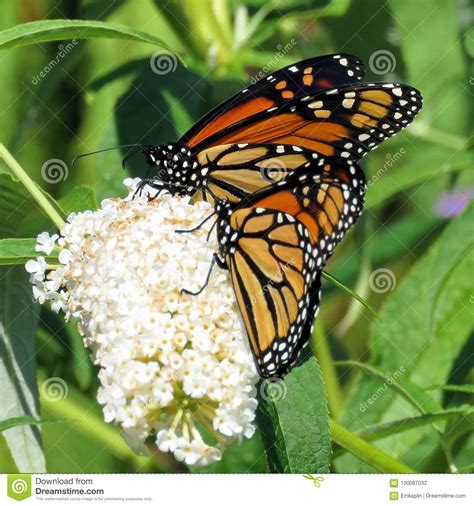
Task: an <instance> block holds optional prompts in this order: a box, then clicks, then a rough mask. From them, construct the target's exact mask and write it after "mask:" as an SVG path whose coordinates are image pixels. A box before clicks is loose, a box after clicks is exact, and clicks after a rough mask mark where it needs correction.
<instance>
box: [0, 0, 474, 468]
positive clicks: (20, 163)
mask: <svg viewBox="0 0 474 506" xmlns="http://www.w3.org/2000/svg"><path fill="white" fill-rule="evenodd" d="M52 5H53V2H51V1H50V0H43V1H41V2H33V0H25V2H23V3H22V6H21V8H20V6H19V3H18V2H6V5H5V6H4V10H3V11H2V18H1V19H0V50H3V51H2V60H1V62H0V72H1V75H2V83H3V87H2V94H1V95H0V109H1V110H2V115H1V116H0V132H1V138H0V143H3V144H4V146H5V147H6V148H8V149H6V148H5V147H4V146H1V147H0V217H1V219H0V285H1V286H0V292H1V293H2V296H1V299H0V330H1V332H0V387H1V389H2V402H1V404H0V432H1V434H0V471H2V472H15V471H20V472H22V471H24V472H43V471H44V470H48V471H50V472H156V471H159V472H161V471H162V472H171V471H176V470H179V471H182V470H183V469H182V468H181V467H176V466H174V465H173V464H172V463H171V462H170V461H169V460H166V459H164V458H163V456H161V455H158V454H156V455H154V456H153V457H152V458H143V457H137V456H134V455H133V453H132V452H131V450H129V448H128V447H127V445H126V444H125V442H124V441H123V439H122V437H121V435H120V433H119V431H118V430H117V428H115V427H113V426H110V425H107V424H105V423H104V422H103V417H102V413H101V410H100V408H99V406H98V405H97V402H96V399H95V396H96V391H97V384H98V382H97V370H96V368H95V367H94V366H93V365H92V363H91V361H90V356H89V352H88V350H86V349H85V348H84V347H83V345H82V339H81V336H80V335H79V333H78V332H77V329H76V328H75V323H74V322H69V323H67V324H64V322H63V321H61V319H60V318H59V317H58V316H57V315H55V314H53V313H52V312H51V311H50V310H49V309H47V308H43V309H42V311H41V315H39V309H38V307H37V306H36V305H34V304H33V302H32V300H31V285H30V284H29V282H28V275H27V273H26V272H25V271H24V267H23V266H22V265H21V264H24V263H25V262H26V261H27V260H28V259H31V258H35V256H36V252H35V250H34V245H35V239H34V238H35V237H36V235H37V234H38V233H40V232H42V231H45V230H47V231H50V232H53V231H55V230H56V229H57V227H58V226H59V225H60V224H61V223H62V220H63V219H65V218H66V217H67V215H68V214H69V213H71V212H81V211H85V210H87V209H96V208H97V206H98V204H97V202H100V200H102V199H103V198H106V197H114V196H122V195H123V192H124V187H123V185H122V180H123V178H124V177H126V176H128V175H132V176H142V175H143V174H144V171H145V169H146V167H145V163H144V161H143V159H142V158H141V157H140V156H139V155H137V156H136V157H132V158H131V159H130V160H129V162H128V163H127V172H124V171H123V169H122V168H121V159H122V157H123V156H124V155H126V154H128V153H129V151H128V150H127V148H123V149H122V150H116V151H107V152H104V153H101V154H98V155H93V156H90V157H87V158H81V159H80V160H79V161H78V162H77V163H76V164H72V163H71V160H72V159H73V158H74V157H76V156H77V155H80V154H83V153H87V152H90V151H94V150H96V149H102V148H108V147H111V146H116V145H120V144H129V143H142V144H146V143H152V144H160V143H164V142H167V141H173V140H176V139H177V138H178V137H179V136H180V135H181V134H182V133H183V132H184V131H185V130H186V129H187V128H189V126H190V125H191V124H192V123H193V122H194V121H196V120H197V119H198V118H199V117H200V116H202V115H203V114H204V113H206V112H207V111H209V110H210V109H211V108H212V107H213V106H214V105H216V104H217V103H219V102H220V101H222V100H224V99H226V98H228V97H229V96H230V95H231V94H232V93H233V92H235V91H237V90H238V89H240V88H241V87H242V86H243V85H244V84H246V83H248V81H249V79H250V77H251V76H255V75H257V73H258V72H259V71H260V70H261V69H263V70H264V72H265V73H266V74H268V73H270V72H272V71H273V70H274V69H276V68H279V67H281V66H284V65H287V64H289V63H291V62H294V61H297V60H299V59H303V58H307V57H310V56H314V55H317V54H325V53H331V52H340V51H344V52H351V53H355V54H357V55H358V56H360V57H361V58H362V59H363V60H364V61H365V63H366V66H367V75H368V77H367V79H371V80H374V81H384V80H387V81H395V80H400V81H403V82H407V83H409V84H411V85H413V86H415V87H416V88H418V89H419V90H420V91H421V92H422V94H423V96H424V107H423V110H422V113H421V115H420V117H419V118H417V120H416V121H415V122H414V124H413V125H411V126H410V127H409V128H408V129H407V130H406V131H404V132H402V133H401V134H400V135H397V136H396V138H395V139H391V140H388V141H387V142H385V143H384V144H383V145H382V146H381V147H380V149H378V150H377V151H375V152H373V153H371V154H370V155H369V156H368V157H367V159H366V160H364V162H363V168H364V170H365V172H366V174H367V179H368V181H369V187H368V191H367V201H366V212H365V215H364V218H363V219H362V220H361V221H360V222H359V223H358V224H357V225H356V226H355V227H354V229H353V231H352V232H351V233H350V234H349V236H348V237H347V239H345V240H344V242H343V244H342V245H341V246H340V247H339V248H338V250H337V251H336V253H335V255H334V258H333V259H332V261H331V263H330V264H329V266H328V271H329V272H328V273H325V275H324V276H325V279H326V282H325V283H324V285H323V298H322V308H321V309H322V311H321V315H320V316H319V321H320V322H322V323H323V325H324V328H325V329H326V330H325V331H324V332H323V330H322V326H318V327H317V329H316V332H315V335H314V336H313V339H312V345H313V350H314V353H315V355H316V356H317V359H318V361H319V364H320V366H321V369H320V368H319V365H318V362H317V361H316V360H315V359H314V358H309V359H308V360H306V361H305V362H303V363H302V364H300V365H299V366H298V367H296V368H295V369H294V370H293V371H292V372H291V373H290V374H289V375H288V376H287V377H286V379H285V381H284V382H282V383H274V384H270V385H267V390H265V389H264V385H263V384H262V385H260V394H261V395H260V404H259V411H258V417H257V428H258V430H257V434H256V435H255V436H254V437H253V438H252V439H251V440H250V441H244V442H242V443H241V444H240V443H235V444H234V445H232V446H231V447H230V448H229V449H228V450H227V452H226V453H225V455H224V458H223V460H222V461H220V462H218V463H216V464H213V465H211V466H209V467H208V468H206V469H202V470H199V471H196V470H193V472H219V473H220V472H230V473H231V472H268V471H270V472H305V473H317V472H327V471H328V470H329V469H331V471H335V472H352V473H353V472H359V471H360V472H374V471H377V472H411V471H412V470H415V471H421V472H458V471H459V472H470V471H472V451H474V436H473V425H474V424H473V413H472V408H471V407H470V406H471V405H472V394H473V385H472V380H473V376H472V361H471V362H470V361H469V359H468V360H466V357H472V350H473V347H474V340H473V325H472V307H473V306H472V304H473V301H472V287H471V284H472V283H471V282H470V279H471V277H472V272H473V271H474V263H473V260H474V259H473V255H472V251H473V239H472V233H469V232H470V231H472V227H473V220H474V209H473V207H469V208H468V209H467V210H466V211H465V212H464V213H462V214H461V211H462V210H463V208H464V206H465V205H466V204H467V200H468V198H467V197H465V195H468V194H469V192H470V191H472V188H473V187H474V176H473V173H472V171H469V170H468V169H469V168H471V166H472V155H473V153H472V142H471V141H469V138H470V131H469V122H470V117H469V112H470V109H469V100H471V97H470V94H471V95H472V76H470V73H469V69H468V68H467V63H466V62H467V61H468V58H467V56H468V55H470V56H472V55H473V53H474V49H473V43H472V40H473V31H472V28H470V29H469V28H468V21H469V20H468V19H467V17H466V13H465V12H464V11H463V10H462V8H461V7H460V6H459V5H458V2H456V1H455V0H423V1H420V2H413V1H412V0H389V2H388V3H387V6H386V8H382V9H381V8H380V2H378V1H377V0H352V1H351V0H275V1H270V2H268V1H260V0H223V1H220V2H214V1H212V0H203V1H202V2H195V1H193V0H172V1H170V2H161V1H159V0H155V1H154V2H149V1H146V0H134V1H133V2H132V0H121V1H120V2H116V3H115V4H114V6H113V8H111V9H110V10H107V11H105V12H104V11H103V8H102V7H100V2H84V3H82V4H81V13H80V17H82V18H83V19H47V18H48V17H49V16H48V12H50V11H51V12H57V11H54V10H51V9H50V8H51V7H52ZM28 7H30V9H29V8H28ZM29 12H32V13H35V14H34V15H33V17H28V16H29V14H28V15H26V14H25V13H29ZM368 12H370V13H371V15H370V16H368V15H367V13H368ZM25 15H26V17H25ZM440 34H442V37H441V36H440ZM71 39H77V40H78V41H79V42H78V43H77V44H76V43H75V44H74V45H72V46H69V48H70V51H67V52H65V51H64V47H65V46H66V45H67V43H68V42H70V41H71ZM58 42H60V44H59V45H58ZM25 46H26V47H25ZM163 51H165V52H167V53H168V54H169V55H170V56H171V57H172V60H173V64H172V66H171V70H170V71H169V72H167V73H160V72H156V67H154V64H155V63H154V62H155V61H154V58H156V54H157V53H160V54H161V53H162V52H163ZM379 51H385V54H388V58H389V60H390V62H391V65H390V68H389V69H387V71H386V72H384V71H382V72H381V71H380V69H378V68H377V66H376V65H374V64H373V63H372V64H371V63H370V62H371V61H372V60H373V59H374V56H375V55H376V54H377V52H379ZM387 52H388V53H387ZM65 53H67V54H65ZM24 61H28V65H24ZM52 62H54V64H53V63H52ZM45 69H47V71H46V72H45ZM41 76H43V77H41ZM12 154H13V155H14V156H13V155H12ZM52 159H56V160H57V159H59V160H60V161H61V163H62V164H63V166H65V167H66V168H67V171H66V177H65V178H64V180H62V181H58V182H57V181H53V182H51V180H49V179H48V178H45V177H44V175H43V174H42V168H43V166H44V164H45V162H47V161H50V160H52ZM447 192H454V199H455V202H454V203H453V204H450V206H451V207H450V209H449V210H450V211H454V213H453V214H456V215H459V216H457V217H453V216H450V217H447V216H448V215H446V213H444V214H443V215H442V216H440V214H439V213H438V212H436V211H435V209H437V208H438V207H439V201H440V199H441V198H442V197H443V196H444V195H445V194H446V193H447ZM463 195H464V197H463ZM441 207H442V206H441ZM19 264H20V265H19ZM375 269H384V270H385V271H389V272H390V273H391V274H392V275H393V279H394V284H393V286H391V287H389V289H387V290H386V291H383V290H382V291H381V290H377V289H375V290H374V287H373V282H372V280H371V276H372V275H374V274H375V273H376V271H375ZM329 273H330V274H329ZM337 287H339V288H342V290H338V289H337ZM351 301H352V302H354V301H358V302H355V303H354V304H353V303H352V302H351ZM359 302H360V304H359ZM376 315H379V316H380V317H377V316H376ZM39 316H40V318H39ZM35 345H36V349H35ZM37 366H39V370H40V371H41V372H40V373H38V370H37ZM321 373H322V375H321ZM53 376H58V377H60V378H64V379H65V381H66V382H67V385H68V391H69V394H68V396H67V397H66V398H64V399H61V400H60V401H59V402H50V401H49V400H48V399H45V398H44V397H42V398H38V388H37V383H38V384H40V385H41V383H42V381H44V379H45V378H47V377H53ZM268 387H272V388H268ZM280 390H283V391H284V393H285V394H284V395H283V396H281V398H280V397H273V399H272V398H268V395H267V394H265V396H266V397H267V399H264V398H263V393H264V392H266V391H270V392H273V393H274V394H275V393H276V394H279V393H281V392H280ZM328 406H329V407H330V411H331V413H330V415H331V418H330V417H329V414H328ZM58 419H59V420H61V421H62V420H65V421H64V422H63V423H46V422H50V421H52V420H53V421H54V420H58ZM57 441H61V447H60V448H59V447H58V444H57ZM331 442H332V444H331ZM331 447H332V450H331ZM43 448H44V453H43ZM331 451H333V453H331ZM44 455H46V458H45V456H44Z"/></svg>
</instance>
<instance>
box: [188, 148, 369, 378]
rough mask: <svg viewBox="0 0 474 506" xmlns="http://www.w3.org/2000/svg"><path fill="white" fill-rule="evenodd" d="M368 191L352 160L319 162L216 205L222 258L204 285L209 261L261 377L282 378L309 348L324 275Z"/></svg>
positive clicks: (218, 259) (363, 178) (218, 255)
mask: <svg viewBox="0 0 474 506" xmlns="http://www.w3.org/2000/svg"><path fill="white" fill-rule="evenodd" d="M365 187H366V185H365V177H364V174H363V173H362V170H361V169H360V168H359V167H358V166H357V165H356V164H354V162H352V161H351V160H338V159H335V158H328V159H324V158H321V159H320V160H319V161H318V163H317V164H313V166H310V167H308V168H306V169H303V170H301V171H300V172H299V173H298V174H297V175H296V174H293V175H292V176H290V177H288V178H286V179H285V180H282V181H279V182H278V183H276V188H273V187H272V188H265V189H263V190H260V191H258V192H256V193H254V194H252V195H251V196H249V197H248V198H247V199H246V201H245V202H244V201H242V202H240V203H238V204H233V203H231V202H229V201H227V200H220V199H216V203H215V212H216V213H217V216H218V217H217V238H218V242H219V254H216V255H215V256H214V260H213V263H212V265H211V267H210V269H209V274H208V278H209V276H210V273H211V271H212V268H213V265H214V262H216V263H217V264H218V265H219V266H220V267H222V268H225V269H228V270H229V271H230V276H231V279H232V284H233V287H234V292H235V295H236V300H237V304H238V306H239V310H240V313H241V315H242V319H243V322H244V325H245V328H246V331H247V335H248V338H249V342H250V347H251V349H252V352H253V355H254V358H255V362H256V365H257V368H258V370H259V373H260V375H261V376H262V377H281V376H283V375H284V374H286V373H287V372H288V370H289V369H290V368H291V366H292V365H293V364H294V363H295V361H296V360H297V358H298V355H299V353H300V351H301V350H302V349H303V347H304V346H305V344H306V343H307V342H308V340H309V337H310V335H311V332H312V328H313V321H314V318H315V317H316V314H317V311H318V308H319V302H320V291H321V272H322V269H323V267H324V265H325V264H326V262H327V260H328V259H329V258H330V256H331V255H332V253H333V251H334V248H335V247H336V245H337V243H338V242H339V241H341V239H342V238H343V236H344V234H345V233H346V232H347V230H348V229H349V228H350V226H351V225H352V224H353V223H354V222H355V221H356V220H357V218H358V217H359V215H360V213H361V212H362V207H363V202H364V195H365ZM206 284H207V281H206ZM204 286H205V285H204ZM203 288H204V287H203ZM201 290H202V289H201ZM201 290H200V291H201ZM200 291H199V292H200ZM199 292H198V293H199ZM188 293H192V292H188ZM192 294H193V295H196V293H192Z"/></svg>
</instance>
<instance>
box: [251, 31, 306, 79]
mask: <svg viewBox="0 0 474 506" xmlns="http://www.w3.org/2000/svg"><path fill="white" fill-rule="evenodd" d="M295 46H296V40H295V39H291V40H290V41H289V42H287V43H286V44H284V45H283V44H277V46H276V52H275V56H274V57H273V58H272V59H271V60H270V61H268V62H267V64H266V65H265V66H264V67H263V68H262V69H261V70H260V71H259V72H258V73H257V74H255V75H254V76H252V77H251V78H250V84H255V83H256V82H257V81H259V80H260V79H263V78H264V77H265V76H266V75H268V74H270V73H271V72H272V70H273V69H274V68H275V66H276V65H277V64H278V62H279V60H281V59H282V58H283V56H285V54H287V53H288V52H289V51H291V50H292V49H293V48H294V47H295Z"/></svg>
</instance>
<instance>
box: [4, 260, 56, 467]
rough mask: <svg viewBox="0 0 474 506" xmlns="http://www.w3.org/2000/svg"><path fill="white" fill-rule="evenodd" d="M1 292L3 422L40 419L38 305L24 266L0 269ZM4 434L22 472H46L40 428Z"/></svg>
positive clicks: (6, 431)
mask: <svg viewBox="0 0 474 506" xmlns="http://www.w3.org/2000/svg"><path fill="white" fill-rule="evenodd" d="M0 292H1V293H2V297H1V298H0V388H1V390H2V402H1V403H0V419H2V420H6V419H9V418H16V417H22V416H31V417H33V418H35V419H39V418H40V416H39V405H38V392H37V386H36V361H35V342H34V335H35V331H36V326H37V321H38V306H37V305H35V304H34V303H33V300H32V293H31V285H30V283H29V282H28V275H27V273H26V271H25V269H24V267H23V266H19V265H18V266H14V267H0ZM3 435H4V437H5V440H6V442H7V444H8V447H9V448H10V451H11V454H12V456H13V459H14V460H15V463H16V465H17V467H18V470H19V471H20V472H22V473H44V472H45V471H46V468H45V459H44V455H43V450H42V445H41V434H40V431H39V429H38V427H37V426H31V425H23V426H19V427H12V428H9V429H6V430H5V431H4V432H3Z"/></svg>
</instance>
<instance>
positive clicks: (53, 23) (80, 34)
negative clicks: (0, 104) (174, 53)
mask: <svg viewBox="0 0 474 506" xmlns="http://www.w3.org/2000/svg"><path fill="white" fill-rule="evenodd" d="M96 37H103V38H110V39H124V40H127V41H134V42H144V43H147V44H153V45H155V46H158V47H161V48H165V49H167V48H166V45H165V44H164V42H162V41H161V40H160V39H159V38H158V37H155V36H154V35H152V34H150V33H146V32H142V31H141V30H136V29H134V28H132V27H130V26H125V25H118V24H115V23H103V22H101V21H83V20H76V19H75V20H71V19H61V20H59V19H50V20H46V21H34V22H32V23H25V24H23V25H18V26H15V27H13V28H11V29H9V30H4V31H3V32H1V33H0V49H10V48H17V47H20V46H26V45H31V44H38V43H40V42H51V41H53V40H65V39H93V38H96Z"/></svg>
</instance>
